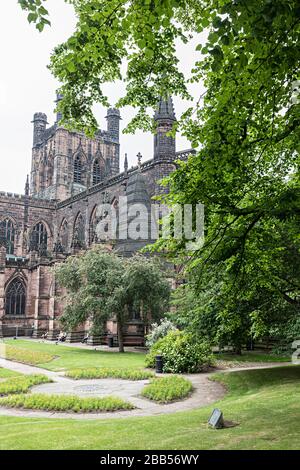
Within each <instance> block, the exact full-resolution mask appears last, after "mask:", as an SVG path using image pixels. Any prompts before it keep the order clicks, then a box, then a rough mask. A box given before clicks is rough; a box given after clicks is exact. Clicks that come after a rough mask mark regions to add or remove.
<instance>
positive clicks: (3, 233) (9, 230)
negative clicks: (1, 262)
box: [0, 219, 15, 255]
mask: <svg viewBox="0 0 300 470" xmlns="http://www.w3.org/2000/svg"><path fill="white" fill-rule="evenodd" d="M0 243H2V244H4V245H5V246H6V251H7V253H8V254H9V255H12V254H13V253H14V249H15V227H14V224H13V223H12V221H11V220H10V219H4V220H1V222H0Z"/></svg>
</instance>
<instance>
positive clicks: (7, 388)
mask: <svg viewBox="0 0 300 470" xmlns="http://www.w3.org/2000/svg"><path fill="white" fill-rule="evenodd" d="M49 382H52V380H51V379H49V378H48V377H47V376H46V375H26V376H25V375H24V376H21V377H12V378H9V379H7V380H5V381H4V382H0V396H4V395H10V394H13V393H26V392H28V390H29V389H30V387H33V386H34V385H40V384H44V383H49Z"/></svg>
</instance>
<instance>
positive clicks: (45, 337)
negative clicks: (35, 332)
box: [41, 331, 48, 341]
mask: <svg viewBox="0 0 300 470" xmlns="http://www.w3.org/2000/svg"><path fill="white" fill-rule="evenodd" d="M41 338H42V340H44V341H45V340H46V339H47V338H48V331H46V333H44V334H42V336H41Z"/></svg>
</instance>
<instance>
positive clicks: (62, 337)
mask: <svg viewBox="0 0 300 470" xmlns="http://www.w3.org/2000/svg"><path fill="white" fill-rule="evenodd" d="M66 339H67V333H65V332H64V331H61V332H60V333H59V335H58V341H61V342H62V343H63V342H64V341H66Z"/></svg>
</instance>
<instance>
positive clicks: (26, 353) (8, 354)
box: [0, 344, 55, 365]
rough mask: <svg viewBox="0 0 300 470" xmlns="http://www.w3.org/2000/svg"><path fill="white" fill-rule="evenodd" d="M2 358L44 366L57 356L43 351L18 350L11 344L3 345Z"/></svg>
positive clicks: (1, 348)
mask: <svg viewBox="0 0 300 470" xmlns="http://www.w3.org/2000/svg"><path fill="white" fill-rule="evenodd" d="M0 357H3V358H4V359H9V360H11V361H16V362H22V363H23V364H30V365H36V364H44V363H46V362H50V361H52V360H53V359H54V358H55V356H51V355H50V354H47V353H44V352H41V351H30V350H29V349H22V348H18V347H16V346H12V345H10V344H3V345H1V347H0Z"/></svg>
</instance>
